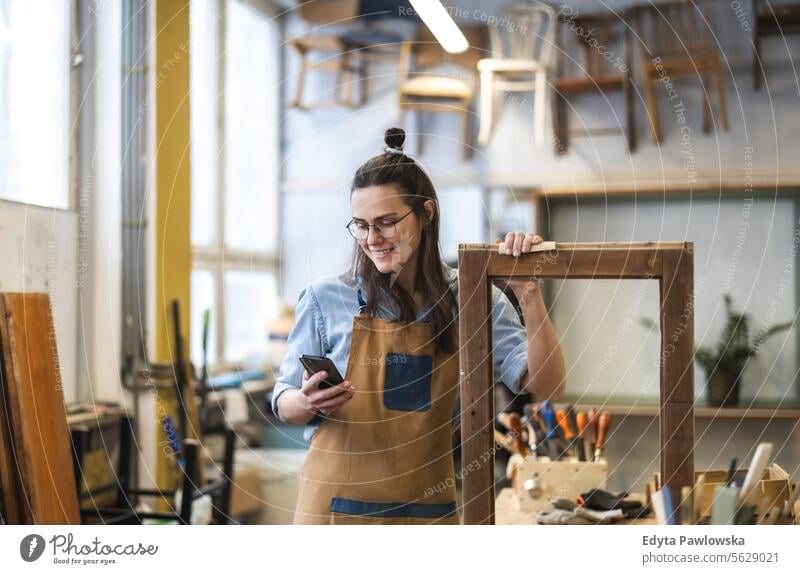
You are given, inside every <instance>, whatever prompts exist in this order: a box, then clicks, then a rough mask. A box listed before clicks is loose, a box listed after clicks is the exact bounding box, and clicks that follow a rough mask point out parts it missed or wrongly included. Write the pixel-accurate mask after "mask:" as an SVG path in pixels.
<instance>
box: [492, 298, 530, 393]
mask: <svg viewBox="0 0 800 574" xmlns="http://www.w3.org/2000/svg"><path fill="white" fill-rule="evenodd" d="M492 355H493V357H494V378H495V381H501V382H502V383H503V384H505V385H506V386H507V387H508V388H509V389H511V391H512V392H514V393H519V392H520V379H521V378H522V375H524V374H525V372H526V371H527V370H528V336H527V333H526V331H525V327H524V325H523V324H522V322H521V321H520V319H519V315H517V310H516V309H515V308H514V305H512V304H511V301H510V300H509V298H508V297H507V296H506V295H505V293H503V292H502V291H501V290H500V289H499V288H498V287H497V286H496V285H492Z"/></svg>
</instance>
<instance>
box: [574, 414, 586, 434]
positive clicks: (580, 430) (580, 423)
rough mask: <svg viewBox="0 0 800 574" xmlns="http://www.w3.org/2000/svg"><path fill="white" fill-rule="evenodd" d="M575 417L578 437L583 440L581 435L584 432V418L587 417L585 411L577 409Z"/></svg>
mask: <svg viewBox="0 0 800 574" xmlns="http://www.w3.org/2000/svg"><path fill="white" fill-rule="evenodd" d="M575 418H576V419H577V421H578V437H580V439H581V440H583V435H584V433H585V432H586V419H587V418H588V417H587V416H586V412H585V411H578V413H577V414H576V415H575Z"/></svg>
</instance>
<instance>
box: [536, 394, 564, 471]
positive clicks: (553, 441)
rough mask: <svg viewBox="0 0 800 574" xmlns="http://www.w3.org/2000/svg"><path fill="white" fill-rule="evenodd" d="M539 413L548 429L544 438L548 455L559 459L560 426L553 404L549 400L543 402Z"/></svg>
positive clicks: (552, 458)
mask: <svg viewBox="0 0 800 574" xmlns="http://www.w3.org/2000/svg"><path fill="white" fill-rule="evenodd" d="M539 414H540V416H541V417H542V419H543V420H544V424H545V429H546V430H547V434H546V435H545V438H544V440H545V443H546V444H547V453H548V456H549V457H550V460H558V456H559V449H558V443H557V441H558V431H557V428H558V426H557V424H556V414H555V412H553V405H552V403H551V402H550V401H549V400H546V401H544V402H543V403H542V406H541V410H540V412H539Z"/></svg>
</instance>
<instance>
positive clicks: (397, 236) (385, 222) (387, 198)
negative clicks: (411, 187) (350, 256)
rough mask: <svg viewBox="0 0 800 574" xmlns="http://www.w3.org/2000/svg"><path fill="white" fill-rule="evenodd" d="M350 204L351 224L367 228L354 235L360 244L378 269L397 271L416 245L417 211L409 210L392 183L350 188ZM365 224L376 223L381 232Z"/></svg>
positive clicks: (384, 271)
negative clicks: (359, 235) (351, 189)
mask: <svg viewBox="0 0 800 574" xmlns="http://www.w3.org/2000/svg"><path fill="white" fill-rule="evenodd" d="M431 203H433V202H431ZM350 206H351V209H352V216H353V221H354V222H355V226H354V227H355V228H356V229H357V230H360V231H361V232H362V233H363V232H365V231H366V230H367V229H368V230H369V233H368V234H367V236H366V237H365V238H363V239H360V238H357V239H356V240H357V241H358V245H359V247H361V249H362V250H363V251H364V253H365V254H366V255H367V257H369V258H370V259H371V260H372V262H373V263H374V264H375V267H377V268H378V271H380V272H381V273H400V271H401V270H402V268H403V265H405V263H406V262H407V261H408V260H409V259H411V258H412V257H413V256H414V254H415V253H416V252H417V249H418V248H419V244H420V236H421V226H420V221H419V219H418V218H417V214H416V213H409V212H410V211H411V208H410V207H409V206H408V205H407V204H406V203H405V202H404V201H403V196H402V195H401V194H400V193H399V192H398V190H397V189H396V188H395V187H394V186H391V185H377V186H372V187H364V188H358V189H355V190H353V193H352V195H351V197H350ZM426 207H427V206H426ZM401 218H402V219H401ZM368 224H369V225H373V226H374V225H377V226H379V227H380V230H381V232H380V233H379V232H378V231H379V230H378V229H377V228H376V227H367V225H368ZM393 224H394V225H393ZM381 233H382V234H383V235H381Z"/></svg>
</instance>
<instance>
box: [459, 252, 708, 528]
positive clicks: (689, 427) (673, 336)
mask: <svg viewBox="0 0 800 574" xmlns="http://www.w3.org/2000/svg"><path fill="white" fill-rule="evenodd" d="M458 261H459V337H460V342H459V344H460V360H461V440H462V449H461V457H462V472H463V483H462V487H463V493H464V511H463V513H464V523H465V524H490V523H493V522H494V450H493V448H494V445H493V440H494V439H493V435H492V429H493V428H494V427H493V424H494V408H493V404H492V393H493V385H494V377H493V374H494V373H493V369H492V365H493V360H492V338H491V337H492V322H491V311H492V310H491V301H490V294H491V281H492V280H493V279H495V278H499V277H537V278H544V279H576V278H581V279H591V278H596V279H652V280H657V281H659V285H660V288H661V389H660V408H659V413H660V428H661V433H660V436H661V439H660V440H661V475H662V476H663V477H664V483H665V484H666V485H667V486H668V487H669V488H670V490H671V491H672V494H673V497H675V498H674V500H678V498H677V497H678V496H679V495H680V489H681V487H682V486H690V485H692V484H693V482H694V481H693V477H694V459H693V447H694V368H693V360H694V296H693V289H694V250H693V245H692V244H691V243H686V242H633V243H558V244H556V249H554V250H552V251H541V252H536V253H528V254H525V255H522V256H520V257H509V256H507V255H500V254H499V253H498V251H497V246H496V245H486V244H463V245H460V246H459V252H458Z"/></svg>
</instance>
